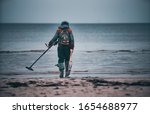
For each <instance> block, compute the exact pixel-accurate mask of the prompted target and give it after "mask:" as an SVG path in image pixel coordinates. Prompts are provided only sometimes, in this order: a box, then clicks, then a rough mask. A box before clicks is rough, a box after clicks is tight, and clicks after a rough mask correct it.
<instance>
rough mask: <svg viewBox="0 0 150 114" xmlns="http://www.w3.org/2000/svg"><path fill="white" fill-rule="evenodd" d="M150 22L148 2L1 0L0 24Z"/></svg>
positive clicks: (139, 0)
mask: <svg viewBox="0 0 150 114" xmlns="http://www.w3.org/2000/svg"><path fill="white" fill-rule="evenodd" d="M63 20H67V21H69V22H71V23H132V22H133V23H138V22H139V23H143V22H149V23H150V0H0V22H3V23H7V22H9V23H13V22H15V23H60V22H61V21H63Z"/></svg>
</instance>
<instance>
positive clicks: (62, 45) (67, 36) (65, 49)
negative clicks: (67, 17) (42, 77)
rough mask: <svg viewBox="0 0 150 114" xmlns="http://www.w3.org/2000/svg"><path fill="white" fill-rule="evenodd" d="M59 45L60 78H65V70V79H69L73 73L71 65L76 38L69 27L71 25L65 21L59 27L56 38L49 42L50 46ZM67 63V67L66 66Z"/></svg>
mask: <svg viewBox="0 0 150 114" xmlns="http://www.w3.org/2000/svg"><path fill="white" fill-rule="evenodd" d="M57 43H58V49H57V51H58V64H57V66H58V68H59V71H60V78H63V77H64V69H65V77H69V75H70V71H71V67H72V65H71V63H72V58H71V56H72V53H73V49H74V37H73V34H72V30H71V28H70V27H69V23H68V22H67V21H63V22H62V23H61V25H60V26H59V27H58V29H57V31H56V34H55V36H54V37H53V38H52V40H51V41H50V42H49V46H51V45H52V44H57ZM64 63H65V66H64Z"/></svg>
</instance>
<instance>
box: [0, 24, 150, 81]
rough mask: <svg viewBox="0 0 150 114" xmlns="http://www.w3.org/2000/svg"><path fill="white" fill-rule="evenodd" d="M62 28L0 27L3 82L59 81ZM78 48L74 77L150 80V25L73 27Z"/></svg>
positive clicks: (0, 67)
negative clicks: (54, 43) (53, 42)
mask: <svg viewBox="0 0 150 114" xmlns="http://www.w3.org/2000/svg"><path fill="white" fill-rule="evenodd" d="M58 26H59V24H0V78H14V77H20V78H24V77H28V78H33V77H56V78H57V77H59V71H58V68H57V67H56V66H55V65H56V64H57V61H58V57H57V46H53V47H52V48H51V49H50V50H49V51H48V52H47V53H46V54H45V55H44V56H43V57H42V58H41V59H40V60H39V61H38V62H37V63H36V64H35V65H34V66H33V69H34V71H30V70H28V69H26V68H25V67H26V66H28V67H29V66H30V65H31V64H32V63H33V62H34V61H35V60H36V59H37V58H38V57H39V56H40V55H41V54H42V53H43V52H44V51H45V50H46V49H47V47H46V45H45V44H47V43H48V42H49V41H50V40H51V39H52V38H53V36H54V35H55V33H56V30H57V28H58ZM70 27H71V29H72V31H73V35H74V40H75V48H74V52H73V65H72V71H71V75H70V76H71V77H117V76H118V77H127V76H128V77H134V76H139V77H141V76H148V77H150V24H148V23H146V24H70Z"/></svg>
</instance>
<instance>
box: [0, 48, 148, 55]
mask: <svg viewBox="0 0 150 114" xmlns="http://www.w3.org/2000/svg"><path fill="white" fill-rule="evenodd" d="M44 51H45V50H23V51H9V50H8V51H0V54H7V53H30V52H34V53H36V52H44ZM85 52H87V53H95V52H96V53H101V52H108V53H150V50H147V49H142V50H92V51H85Z"/></svg>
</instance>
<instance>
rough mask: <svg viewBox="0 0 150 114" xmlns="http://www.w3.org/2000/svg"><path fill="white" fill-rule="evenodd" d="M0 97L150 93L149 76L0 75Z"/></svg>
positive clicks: (100, 95)
mask: <svg viewBox="0 0 150 114" xmlns="http://www.w3.org/2000/svg"><path fill="white" fill-rule="evenodd" d="M0 97H150V77H118V76H117V77H80V78H62V79H60V78H47V77H45V78H1V80H0Z"/></svg>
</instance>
